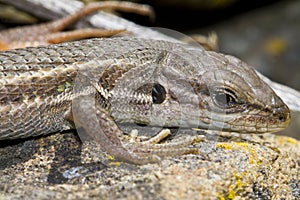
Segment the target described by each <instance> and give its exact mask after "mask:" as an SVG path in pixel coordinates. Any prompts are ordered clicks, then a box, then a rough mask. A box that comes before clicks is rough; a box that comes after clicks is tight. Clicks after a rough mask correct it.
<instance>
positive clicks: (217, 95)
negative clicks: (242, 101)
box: [212, 88, 238, 109]
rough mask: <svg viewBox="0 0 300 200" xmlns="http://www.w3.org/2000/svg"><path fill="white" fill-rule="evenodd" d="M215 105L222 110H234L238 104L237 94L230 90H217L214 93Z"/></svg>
mask: <svg viewBox="0 0 300 200" xmlns="http://www.w3.org/2000/svg"><path fill="white" fill-rule="evenodd" d="M212 99H213V101H214V103H215V104H216V105H217V106H218V107H220V108H224V109H226V108H232V107H234V106H235V105H237V104H238V102H237V98H236V95H235V93H234V92H233V91H232V90H230V89H228V88H217V89H216V90H215V91H213V93H212Z"/></svg>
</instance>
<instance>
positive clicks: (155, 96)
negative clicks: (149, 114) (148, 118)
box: [152, 83, 166, 104]
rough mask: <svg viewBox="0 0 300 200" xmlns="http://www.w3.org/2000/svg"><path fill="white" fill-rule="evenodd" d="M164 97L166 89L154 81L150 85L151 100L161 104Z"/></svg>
mask: <svg viewBox="0 0 300 200" xmlns="http://www.w3.org/2000/svg"><path fill="white" fill-rule="evenodd" d="M165 99H166V90H165V88H164V87H163V86H162V85H161V84H159V83H154V85H153V87H152V100H153V103H154V104H161V103H162V102H163V101H164V100H165Z"/></svg>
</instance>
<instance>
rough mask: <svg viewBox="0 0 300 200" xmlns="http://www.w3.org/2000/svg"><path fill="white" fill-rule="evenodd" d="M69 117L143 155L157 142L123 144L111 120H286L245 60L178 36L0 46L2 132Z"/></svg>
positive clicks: (112, 146)
mask: <svg viewBox="0 0 300 200" xmlns="http://www.w3.org/2000/svg"><path fill="white" fill-rule="evenodd" d="M72 105H73V106H72ZM74 122H75V124H76V125H77V124H79V125H80V126H82V127H83V128H84V129H85V130H86V132H87V133H88V134H89V135H91V136H92V137H93V138H94V139H95V140H96V141H97V142H99V143H100V145H101V147H103V149H104V150H106V151H107V152H109V153H110V154H112V155H114V156H115V157H116V158H119V159H122V160H125V161H128V162H133V163H137V164H143V163H147V162H155V161H157V157H155V156H153V155H155V152H156V151H155V150H154V149H158V150H157V154H158V155H160V150H161V149H160V147H158V146H155V144H153V145H149V144H147V145H144V146H143V145H141V144H136V145H134V144H123V143H122V142H121V140H120V137H121V135H122V131H121V130H120V129H119V128H118V127H117V125H116V122H118V123H124V122H126V123H138V124H145V125H149V126H159V127H188V128H202V129H208V128H209V129H216V130H220V129H222V130H224V131H232V132H240V133H265V132H276V131H279V130H282V129H284V128H285V127H287V126H288V124H289V122H290V111H289V109H288V107H287V106H286V105H285V104H284V103H283V101H282V100H281V99H280V98H279V97H278V96H277V95H276V94H275V93H274V92H273V90H272V89H271V88H270V87H269V86H268V85H267V84H266V83H264V82H263V81H262V80H261V79H260V78H259V77H258V76H257V74H256V72H255V71H254V69H253V68H252V67H251V66H248V65H247V64H245V63H244V62H242V61H240V60H238V59H237V58H235V57H232V56H227V55H223V54H220V53H215V52H210V51H205V50H203V49H201V48H194V47H190V46H187V45H183V44H179V43H171V42H166V41H158V40H147V39H141V38H129V37H120V38H111V39H90V40H82V41H78V42H70V43H64V44H58V45H49V46H47V47H36V48H25V49H16V50H11V51H6V52H1V54H0V139H1V140H4V139H16V138H26V137H31V136H37V135H44V134H48V133H52V132H58V131H62V130H66V129H73V128H75V126H74ZM188 143H191V141H189V142H188ZM163 147H164V146H162V147H161V148H163ZM168 148H169V152H170V153H169V154H171V155H172V154H177V153H178V151H176V150H175V147H174V148H172V146H170V147H168ZM187 151H190V149H188V150H186V149H182V152H181V153H185V152H187ZM172 152H173V153H172Z"/></svg>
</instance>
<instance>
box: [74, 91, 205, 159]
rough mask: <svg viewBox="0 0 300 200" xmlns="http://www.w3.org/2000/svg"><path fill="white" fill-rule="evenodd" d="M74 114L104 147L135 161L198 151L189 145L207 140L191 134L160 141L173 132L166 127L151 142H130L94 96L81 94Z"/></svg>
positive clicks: (115, 155)
mask: <svg viewBox="0 0 300 200" xmlns="http://www.w3.org/2000/svg"><path fill="white" fill-rule="evenodd" d="M72 113H73V120H74V122H75V123H76V124H77V125H80V126H81V127H82V128H84V130H85V132H86V133H87V134H88V135H89V136H91V137H92V139H94V140H95V141H96V142H97V143H98V144H99V145H100V146H101V149H103V150H105V151H106V152H107V153H109V154H110V155H112V156H113V157H114V158H116V159H119V160H122V161H126V162H130V163H134V164H147V163H155V162H159V161H160V157H161V156H175V155H182V154H187V153H193V154H197V153H198V150H197V149H196V148H192V147H188V146H189V145H190V144H192V143H194V142H199V141H201V140H203V138H202V137H201V136H190V137H187V138H185V139H184V140H180V141H176V142H171V143H166V144H158V142H160V141H161V140H162V139H164V138H165V137H167V136H168V135H169V134H170V133H169V132H168V130H165V131H162V132H160V133H159V134H158V135H157V136H154V137H153V138H150V139H149V140H148V141H143V142H138V141H136V140H134V141H132V140H131V141H129V140H127V139H124V134H123V132H122V131H121V130H120V129H119V127H118V126H117V125H116V123H115V121H114V120H113V118H112V117H111V116H110V115H109V114H108V112H107V111H106V110H105V109H104V108H102V107H101V106H100V104H99V103H97V102H95V99H94V98H93V97H90V96H79V97H77V98H76V99H74V100H73V108H72Z"/></svg>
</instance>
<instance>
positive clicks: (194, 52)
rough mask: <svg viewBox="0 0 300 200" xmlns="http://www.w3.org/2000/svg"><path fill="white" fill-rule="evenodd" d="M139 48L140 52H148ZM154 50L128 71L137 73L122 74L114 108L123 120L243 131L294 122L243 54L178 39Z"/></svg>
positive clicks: (273, 129)
mask: <svg viewBox="0 0 300 200" xmlns="http://www.w3.org/2000/svg"><path fill="white" fill-rule="evenodd" d="M171 49H172V50H171ZM137 51H138V52H137ZM137 51H134V53H133V55H134V56H137V55H138V54H140V55H145V54H143V53H142V52H143V51H144V50H143V49H138V50H137ZM153 52H155V54H154V55H149V56H148V57H147V59H144V60H143V62H141V63H135V64H133V66H134V67H132V70H130V72H128V73H133V74H134V76H131V77H135V78H134V79H132V80H126V79H125V78H120V79H119V80H118V84H117V85H119V89H118V87H115V88H114V90H116V91H115V92H114V94H122V97H120V96H118V98H114V100H112V103H113V104H114V105H117V106H112V108H111V112H112V116H114V118H115V119H116V120H117V121H126V118H127V121H131V122H135V123H138V124H145V125H151V126H164V127H189V128H200V129H213V130H223V131H230V132H241V133H266V132H276V131H279V130H282V129H284V128H285V127H287V126H288V125H289V123H290V111H289V108H288V107H287V106H286V105H285V103H284V102H283V101H282V100H281V99H280V97H278V96H277V95H276V94H275V92H274V91H273V90H272V89H271V88H270V87H269V86H268V85H267V84H266V83H265V82H263V81H262V80H261V79H260V78H259V77H258V75H257V74H256V72H255V70H254V69H253V68H252V67H251V66H249V65H247V64H246V63H244V62H242V61H241V60H239V59H237V58H235V57H233V56H227V55H223V54H220V53H215V52H208V51H204V50H202V49H194V48H189V47H184V46H183V45H174V44H173V45H172V46H171V47H169V48H167V50H166V49H162V50H161V49H155V50H154V51H153ZM140 60H141V59H140ZM125 86H126V87H125ZM124 88H127V89H126V91H124ZM128 88H130V89H128ZM118 90H119V91H118ZM120 98H123V101H122V102H123V104H124V103H125V102H126V103H125V104H127V106H126V109H125V106H122V105H120V103H119V102H120V101H119V100H120ZM124 99H126V100H124ZM120 111H121V113H122V112H123V113H124V114H123V115H122V114H117V113H120ZM129 119H130V120H129Z"/></svg>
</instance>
